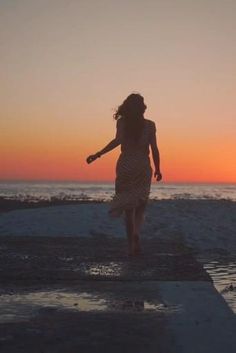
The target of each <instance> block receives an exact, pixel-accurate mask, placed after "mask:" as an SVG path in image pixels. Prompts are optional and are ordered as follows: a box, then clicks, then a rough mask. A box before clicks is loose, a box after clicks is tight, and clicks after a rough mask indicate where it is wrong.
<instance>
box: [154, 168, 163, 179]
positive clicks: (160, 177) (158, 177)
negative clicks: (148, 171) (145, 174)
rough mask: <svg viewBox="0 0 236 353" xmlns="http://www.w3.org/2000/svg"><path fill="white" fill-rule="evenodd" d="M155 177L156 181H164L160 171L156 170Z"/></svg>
mask: <svg viewBox="0 0 236 353" xmlns="http://www.w3.org/2000/svg"><path fill="white" fill-rule="evenodd" d="M154 177H155V178H156V181H161V179H162V175H161V172H160V171H159V170H155V172H154Z"/></svg>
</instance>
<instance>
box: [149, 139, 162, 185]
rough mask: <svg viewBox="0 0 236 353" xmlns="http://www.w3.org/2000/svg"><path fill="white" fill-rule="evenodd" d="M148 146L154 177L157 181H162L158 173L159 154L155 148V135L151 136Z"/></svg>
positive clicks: (159, 172)
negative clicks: (153, 166)
mask: <svg viewBox="0 0 236 353" xmlns="http://www.w3.org/2000/svg"><path fill="white" fill-rule="evenodd" d="M150 145H151V150H152V158H153V162H154V165H155V172H154V176H155V177H157V180H158V181H159V180H161V179H162V175H161V171H160V153H159V149H158V147H157V139H156V134H155V133H153V134H152V137H151V141H150Z"/></svg>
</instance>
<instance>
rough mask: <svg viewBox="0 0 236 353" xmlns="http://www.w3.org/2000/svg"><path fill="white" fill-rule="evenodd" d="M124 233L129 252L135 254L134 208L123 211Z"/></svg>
mask: <svg viewBox="0 0 236 353" xmlns="http://www.w3.org/2000/svg"><path fill="white" fill-rule="evenodd" d="M125 225H126V234H127V238H128V245H129V254H130V255H135V209H134V208H133V209H130V210H126V211H125Z"/></svg>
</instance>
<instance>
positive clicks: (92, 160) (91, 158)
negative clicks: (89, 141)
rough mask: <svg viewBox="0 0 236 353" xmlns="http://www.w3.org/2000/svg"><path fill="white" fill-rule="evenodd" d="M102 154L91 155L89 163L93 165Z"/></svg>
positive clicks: (88, 159)
mask: <svg viewBox="0 0 236 353" xmlns="http://www.w3.org/2000/svg"><path fill="white" fill-rule="evenodd" d="M100 157H101V154H100V153H99V152H97V153H95V154H91V155H90V156H88V158H87V159H86V161H87V163H88V164H89V163H92V162H94V161H95V160H96V159H97V158H100Z"/></svg>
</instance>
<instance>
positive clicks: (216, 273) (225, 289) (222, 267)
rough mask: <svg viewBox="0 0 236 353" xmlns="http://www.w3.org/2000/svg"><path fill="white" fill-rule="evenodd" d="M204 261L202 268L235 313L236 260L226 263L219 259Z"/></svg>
mask: <svg viewBox="0 0 236 353" xmlns="http://www.w3.org/2000/svg"><path fill="white" fill-rule="evenodd" d="M201 261H204V260H201ZM204 262H205V263H204V265H203V266H204V269H205V270H206V271H207V272H208V273H209V275H210V276H211V278H212V279H213V283H214V286H215V288H216V289H217V290H218V292H219V293H220V294H222V296H223V297H224V299H225V301H226V302H227V303H228V305H229V306H230V308H231V309H232V310H233V311H234V313H235V314H236V262H235V261H228V262H227V263H226V262H223V260H221V259H219V260H218V261H217V260H214V261H207V260H205V261H204Z"/></svg>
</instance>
